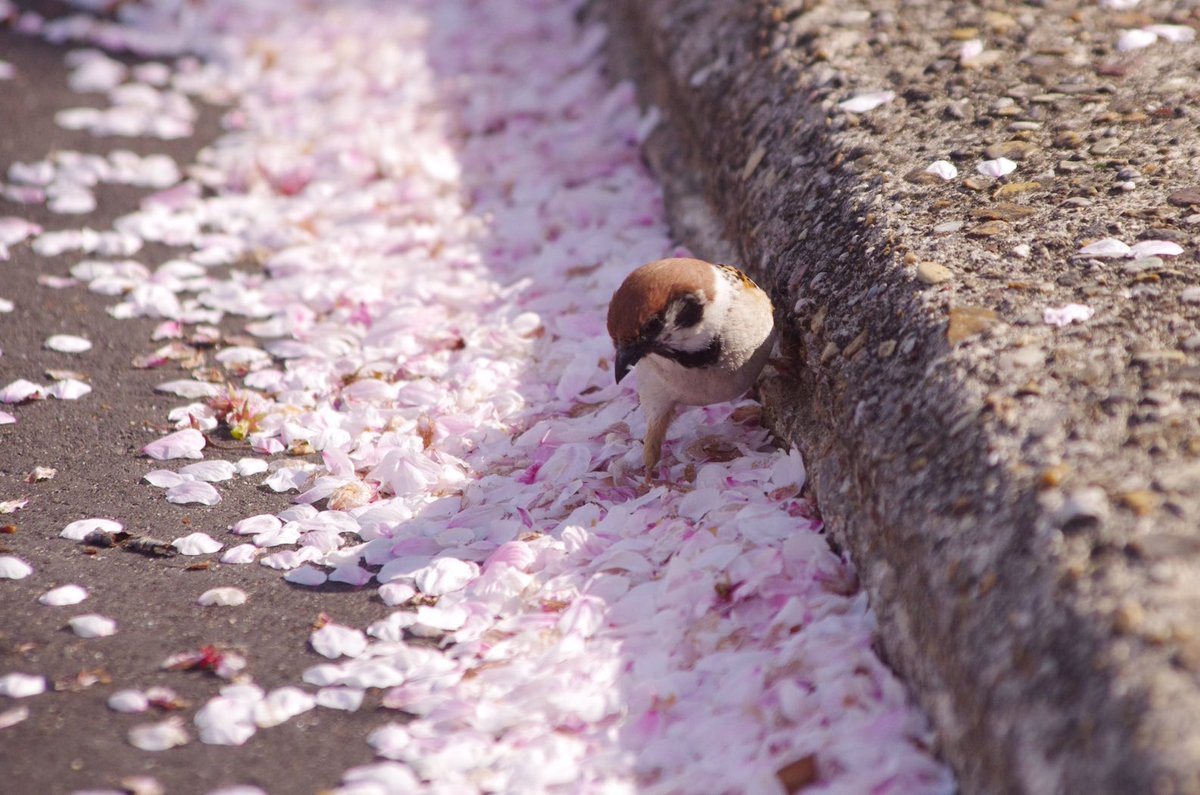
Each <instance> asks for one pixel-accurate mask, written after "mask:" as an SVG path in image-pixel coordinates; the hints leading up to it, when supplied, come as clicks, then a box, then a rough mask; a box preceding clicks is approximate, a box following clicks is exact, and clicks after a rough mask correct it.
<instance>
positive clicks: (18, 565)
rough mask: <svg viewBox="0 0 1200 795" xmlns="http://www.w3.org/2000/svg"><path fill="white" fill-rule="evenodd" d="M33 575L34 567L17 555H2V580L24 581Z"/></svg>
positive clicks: (0, 563)
mask: <svg viewBox="0 0 1200 795" xmlns="http://www.w3.org/2000/svg"><path fill="white" fill-rule="evenodd" d="M30 574H33V566H30V565H29V564H28V563H26V562H25V561H23V560H21V559H20V558H18V557H16V556H15V555H0V580H23V579H25V578H26V577H28V576H29V575H30Z"/></svg>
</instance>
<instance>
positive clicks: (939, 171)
mask: <svg viewBox="0 0 1200 795" xmlns="http://www.w3.org/2000/svg"><path fill="white" fill-rule="evenodd" d="M925 173H926V174H936V175H937V176H939V177H941V178H942V179H945V180H950V179H954V178H955V177H957V176H958V167H957V166H955V165H954V164H953V163H951V162H950V161H949V160H934V161H933V162H932V163H930V164H929V166H928V167H927V168H926V169H925Z"/></svg>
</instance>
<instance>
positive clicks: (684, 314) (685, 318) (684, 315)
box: [675, 295, 704, 328]
mask: <svg viewBox="0 0 1200 795" xmlns="http://www.w3.org/2000/svg"><path fill="white" fill-rule="evenodd" d="M703 316H704V307H703V306H701V305H700V302H699V301H698V300H697V299H695V298H693V297H692V296H690V295H689V296H688V297H686V298H684V299H683V300H682V301H680V302H679V311H678V312H676V313H675V325H676V326H677V327H678V328H691V327H692V326H694V325H696V324H697V323H699V322H700V318H702V317H703Z"/></svg>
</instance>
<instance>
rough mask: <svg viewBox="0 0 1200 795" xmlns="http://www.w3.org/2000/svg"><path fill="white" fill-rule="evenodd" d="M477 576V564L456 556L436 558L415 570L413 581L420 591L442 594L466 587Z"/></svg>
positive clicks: (433, 594)
mask: <svg viewBox="0 0 1200 795" xmlns="http://www.w3.org/2000/svg"><path fill="white" fill-rule="evenodd" d="M478 576H479V566H478V565H477V564H475V563H470V562H468V561H465V560H458V559H456V558H438V559H437V560H435V561H433V562H432V563H430V564H429V565H428V566H426V567H425V568H423V569H421V570H420V571H418V572H416V574H415V575H414V578H413V582H414V583H415V584H416V586H417V587H418V588H420V589H421V592H422V593H425V594H428V595H429V596H442V595H444V594H448V593H453V592H454V591H458V590H461V589H463V588H465V587H466V585H467V583H469V582H470V581H471V580H473V579H475V578H476V577H478Z"/></svg>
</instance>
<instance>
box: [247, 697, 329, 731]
mask: <svg viewBox="0 0 1200 795" xmlns="http://www.w3.org/2000/svg"><path fill="white" fill-rule="evenodd" d="M316 705H317V700H316V698H315V697H314V696H313V695H312V694H311V693H307V692H305V691H303V690H301V689H300V688H298V687H281V688H279V689H277V690H272V691H271V692H270V693H268V694H267V696H266V698H264V699H263V700H262V701H259V702H258V703H257V704H255V705H254V722H255V723H256V724H258V726H259V728H263V729H265V728H268V727H270V726H278V725H279V724H281V723H285V722H286V721H289V720H291V719H292V718H294V717H296V716H297V715H300V714H302V713H305V712H308V711H309V710H310V709H312V708H314V707H315V706H316Z"/></svg>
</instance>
